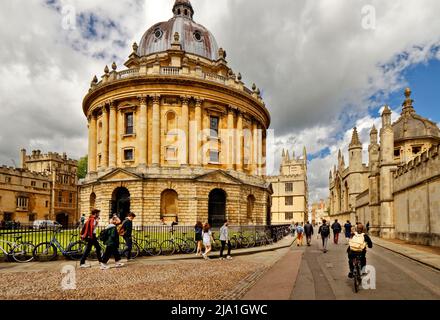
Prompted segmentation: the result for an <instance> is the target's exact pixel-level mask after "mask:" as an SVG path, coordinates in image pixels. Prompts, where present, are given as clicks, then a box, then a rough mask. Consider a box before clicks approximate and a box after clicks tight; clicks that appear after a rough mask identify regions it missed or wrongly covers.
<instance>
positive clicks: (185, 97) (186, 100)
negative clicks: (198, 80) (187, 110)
mask: <svg viewBox="0 0 440 320" xmlns="http://www.w3.org/2000/svg"><path fill="white" fill-rule="evenodd" d="M189 99H191V96H180V101H181V102H182V104H185V105H188V103H189Z"/></svg>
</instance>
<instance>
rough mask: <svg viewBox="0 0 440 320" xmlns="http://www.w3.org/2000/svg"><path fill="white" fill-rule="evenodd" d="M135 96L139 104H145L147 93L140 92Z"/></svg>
mask: <svg viewBox="0 0 440 320" xmlns="http://www.w3.org/2000/svg"><path fill="white" fill-rule="evenodd" d="M137 98H138V100H139V104H141V105H146V104H147V98H148V95H146V94H141V95H138V96H137Z"/></svg>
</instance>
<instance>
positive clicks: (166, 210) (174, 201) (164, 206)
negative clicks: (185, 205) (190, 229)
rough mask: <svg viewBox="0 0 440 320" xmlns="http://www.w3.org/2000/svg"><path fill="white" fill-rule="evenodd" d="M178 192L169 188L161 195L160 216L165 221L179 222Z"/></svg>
mask: <svg viewBox="0 0 440 320" xmlns="http://www.w3.org/2000/svg"><path fill="white" fill-rule="evenodd" d="M178 197H179V196H178V194H177V192H176V191H174V190H172V189H167V190H164V191H163V192H162V194H161V195H160V217H161V218H163V219H164V221H165V222H167V223H168V222H179V221H178V213H179V203H178Z"/></svg>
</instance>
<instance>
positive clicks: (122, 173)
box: [98, 169, 142, 181]
mask: <svg viewBox="0 0 440 320" xmlns="http://www.w3.org/2000/svg"><path fill="white" fill-rule="evenodd" d="M141 178H142V177H141V176H139V175H137V174H135V173H133V172H130V171H127V170H124V169H115V170H113V171H111V172H109V173H107V174H106V175H104V176H102V177H100V178H99V179H98V181H127V180H138V179H141Z"/></svg>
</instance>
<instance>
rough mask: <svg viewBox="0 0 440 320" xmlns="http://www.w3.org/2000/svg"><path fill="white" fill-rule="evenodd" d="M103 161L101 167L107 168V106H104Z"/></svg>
mask: <svg viewBox="0 0 440 320" xmlns="http://www.w3.org/2000/svg"><path fill="white" fill-rule="evenodd" d="M101 157H102V163H101V167H102V168H104V169H107V167H108V111H107V106H105V105H104V106H103V107H102V150H101Z"/></svg>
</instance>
